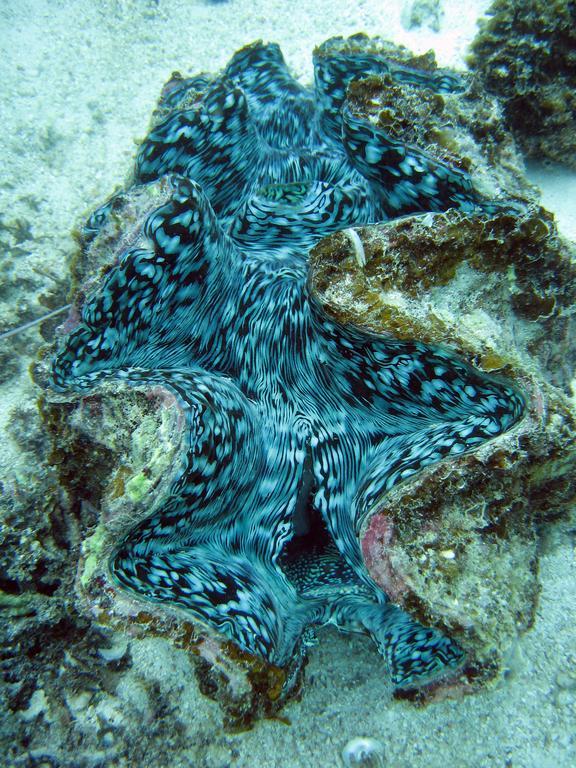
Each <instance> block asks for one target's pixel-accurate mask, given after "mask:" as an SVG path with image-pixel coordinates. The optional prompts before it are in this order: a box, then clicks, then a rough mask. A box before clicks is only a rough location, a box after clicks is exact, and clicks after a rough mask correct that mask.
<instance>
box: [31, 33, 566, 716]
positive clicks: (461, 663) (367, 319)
mask: <svg viewBox="0 0 576 768" xmlns="http://www.w3.org/2000/svg"><path fill="white" fill-rule="evenodd" d="M315 72H316V75H315V88H314V89H313V90H312V89H306V88H304V87H302V86H301V85H300V84H299V83H297V82H296V81H295V80H294V79H293V78H292V77H291V75H290V74H289V72H288V70H287V68H286V66H285V64H284V61H283V59H282V56H281V53H280V51H279V49H278V47H277V46H275V45H263V44H261V43H255V44H253V45H251V46H248V47H246V48H244V49H242V50H241V51H240V52H238V53H237V54H236V55H235V56H234V57H233V59H232V60H231V62H230V63H229V65H228V67H227V68H226V70H225V72H224V73H223V74H222V75H220V76H218V77H209V76H206V75H201V76H198V77H194V78H182V77H181V76H180V75H175V76H173V78H172V80H171V81H170V82H169V83H168V84H167V85H166V86H165V89H164V91H163V94H162V97H161V100H160V104H159V107H158V110H157V112H156V114H155V117H154V124H153V127H152V129H151V132H150V134H149V135H148V137H147V138H146V139H145V140H144V142H143V143H142V145H141V147H140V150H139V152H138V157H137V161H136V167H135V171H134V176H133V178H132V179H131V182H130V185H129V186H128V187H127V189H126V190H124V191H121V192H119V193H117V194H116V195H115V196H114V197H113V198H111V199H110V201H109V202H108V203H106V204H105V205H104V206H102V207H101V208H99V209H98V210H97V211H96V212H95V213H94V214H93V215H92V216H91V217H90V219H89V220H88V222H87V224H86V226H85V228H84V230H83V249H82V253H81V254H80V256H79V260H78V262H77V263H76V265H75V273H76V277H77V282H78V289H79V290H78V293H77V296H76V299H75V303H74V309H73V311H72V313H71V316H70V318H69V320H68V321H67V323H66V326H65V328H64V329H63V333H62V334H61V339H60V342H59V345H58V350H57V354H56V356H55V358H54V360H53V363H52V371H51V374H50V383H51V386H52V388H53V389H55V390H57V391H58V392H60V393H61V394H47V395H46V403H45V409H46V411H45V412H46V414H47V417H48V418H50V419H51V420H52V423H54V421H55V420H57V419H58V416H57V413H58V411H59V409H62V407H64V409H65V410H64V412H65V414H66V416H65V418H64V421H65V423H64V424H63V425H62V424H61V425H60V426H59V427H58V428H57V429H56V430H55V434H56V437H55V442H56V446H55V451H60V452H61V453H60V458H62V455H61V454H62V451H63V450H64V451H66V450H67V451H68V453H67V456H66V457H65V460H64V461H60V466H61V468H62V469H61V478H62V481H63V483H64V484H65V485H66V487H67V488H68V490H69V492H70V493H72V494H74V495H75V496H82V490H81V488H79V487H78V485H77V482H76V481H77V476H76V474H75V473H76V472H80V476H81V473H82V467H81V466H78V464H77V463H76V462H75V461H74V458H73V451H71V450H70V449H69V448H68V449H66V443H67V441H68V445H69V444H70V443H69V440H70V434H71V433H73V434H79V433H80V434H82V442H83V444H84V445H86V444H89V445H91V446H97V447H98V446H99V450H101V452H102V456H103V461H101V462H96V463H93V464H92V466H93V467H97V469H96V470H95V471H96V474H97V476H98V481H97V483H96V484H95V485H93V491H92V494H91V493H90V492H88V493H86V495H85V496H84V499H85V501H87V502H90V503H91V504H92V505H94V506H98V507H99V508H100V509H101V522H100V525H99V526H98V528H97V529H96V531H95V532H94V533H93V534H92V537H91V538H90V539H88V540H87V541H85V542H84V545H83V555H82V567H81V572H80V576H79V580H78V589H79V593H80V600H81V602H82V604H83V605H84V606H85V608H86V610H87V611H90V612H92V614H93V615H94V616H95V617H96V619H97V620H98V621H99V622H100V623H103V624H107V625H111V626H115V627H125V628H128V627H132V631H140V630H141V629H142V628H143V629H144V630H145V631H153V632H166V633H168V634H170V636H172V637H173V638H174V639H175V640H177V638H178V637H181V636H182V635H185V636H186V638H187V640H186V641H185V645H186V647H189V648H190V649H191V650H195V651H196V652H197V653H198V668H199V670H200V671H201V674H202V675H203V680H204V689H205V690H206V692H208V693H211V694H212V695H216V693H215V691H218V694H217V695H218V697H219V698H220V700H221V701H222V702H223V703H224V705H225V706H226V707H227V709H228V713H229V716H230V718H231V720H233V721H235V722H236V723H240V724H243V725H245V724H247V723H248V722H249V721H250V718H251V717H253V716H254V715H255V714H258V713H260V714H262V713H264V714H271V713H273V712H274V711H275V710H276V709H277V708H278V707H279V706H281V704H282V703H283V702H284V701H285V700H286V696H287V695H289V694H290V692H292V691H294V690H296V689H297V688H298V685H299V682H300V680H301V668H302V662H303V660H304V658H305V649H306V646H307V645H309V644H310V642H311V641H312V638H313V635H312V631H313V627H314V626H315V625H321V624H325V623H333V624H335V625H336V626H338V627H339V628H341V629H343V630H353V631H363V632H366V633H368V634H370V635H371V636H372V637H373V639H374V641H375V642H376V644H377V646H378V648H379V650H380V651H381V653H382V655H383V656H384V662H385V663H384V668H385V669H386V671H387V674H388V675H389V676H390V679H391V682H392V684H393V685H394V686H395V687H396V688H397V689H398V690H404V691H406V690H408V691H411V690H414V689H422V688H423V687H424V688H430V686H437V685H439V684H441V683H443V682H446V684H452V685H456V684H458V685H460V686H461V687H465V686H470V683H471V682H473V681H475V680H484V679H486V678H488V677H490V676H491V675H493V674H494V672H495V670H496V669H497V668H498V665H499V663H500V658H501V652H502V649H503V646H504V645H505V644H506V643H507V642H509V641H510V639H511V638H512V636H513V635H514V632H516V631H518V630H519V629H522V628H524V627H526V626H528V625H529V624H530V621H531V619H532V615H533V608H534V601H535V598H536V593H537V585H536V582H535V579H534V571H535V565H536V550H535V545H534V542H535V533H534V520H535V517H534V510H533V509H532V506H533V505H534V499H535V498H536V497H538V498H539V495H541V494H542V493H543V488H544V486H545V484H546V483H547V484H548V487H551V484H553V483H555V486H554V487H555V489H556V496H555V501H556V502H557V505H555V508H557V507H558V506H559V505H562V504H564V503H565V502H566V500H567V498H568V496H569V495H570V494H569V486H568V484H566V483H565V481H564V478H565V476H566V472H567V467H568V466H569V462H573V460H574V448H573V437H572V434H573V426H574V425H573V423H572V421H571V417H570V414H569V412H568V410H567V407H566V401H565V397H566V396H565V395H563V393H562V391H561V389H560V386H565V385H566V377H563V378H562V377H560V378H562V381H555V380H553V378H554V377H552V376H550V375H549V371H550V361H551V360H553V359H555V358H554V356H555V355H556V357H557V356H558V355H559V354H561V349H562V344H563V339H564V335H563V334H564V333H565V326H563V325H562V323H563V322H564V320H565V318H564V316H563V308H564V307H565V306H566V305H567V303H568V302H570V301H572V300H573V296H572V292H573V274H572V272H571V269H570V267H569V261H567V259H566V257H565V255H563V253H562V247H561V246H560V245H559V244H558V243H556V241H555V240H554V237H555V235H554V234H553V224H552V222H551V221H550V220H549V218H547V216H546V214H545V213H544V212H537V211H535V210H534V209H533V208H531V207H530V206H528V205H527V204H526V203H524V202H523V201H522V200H519V199H516V200H512V199H510V198H511V196H516V197H518V195H519V194H520V193H521V192H523V191H524V190H525V189H526V188H527V186H526V185H525V183H524V182H523V180H522V178H521V174H520V173H518V172H517V171H511V170H510V169H509V168H508V169H504V170H502V168H501V166H500V165H499V163H500V161H501V158H502V156H503V155H507V156H511V155H513V154H514V150H513V144H512V143H511V141H510V140H509V137H508V136H507V135H506V134H505V133H502V134H501V136H500V138H499V139H498V138H497V139H496V140H489V139H487V138H484V143H483V142H482V140H481V139H479V140H477V139H476V137H475V136H474V135H473V134H474V132H475V131H478V125H479V122H481V121H478V120H476V121H475V116H476V118H477V116H478V114H486V113H489V112H490V110H491V109H492V107H491V104H490V103H489V102H488V101H481V102H480V103H479V104H478V103H477V102H478V99H476V100H475V99H474V97H473V96H471V95H470V94H469V92H468V91H467V90H466V88H467V84H466V80H465V79H464V78H463V77H460V76H459V75H457V74H456V73H453V72H449V71H445V70H439V69H437V68H436V66H435V63H434V61H433V59H432V58H431V57H430V56H427V57H420V58H414V57H412V56H411V55H410V54H409V53H408V52H407V51H405V50H404V49H397V48H395V47H394V46H391V45H390V44H387V43H383V42H381V41H379V40H369V39H368V38H366V37H364V36H355V37H353V38H350V39H349V40H342V39H341V38H336V39H333V40H330V41H328V42H327V43H325V44H324V45H322V46H321V47H320V48H319V49H317V50H316V52H315ZM458 94H461V95H458ZM467 99H468V101H469V104H468V106H466V100H467ZM417 102H419V103H420V105H421V106H420V110H421V114H424V113H425V114H426V115H427V116H428V117H427V119H426V120H424V121H422V120H420V123H422V128H421V130H420V135H417V133H418V132H414V133H411V134H410V135H409V138H410V141H408V142H407V141H406V137H405V136H404V134H403V126H405V125H406V124H407V123H409V124H413V123H414V119H415V118H414V110H417V108H418V107H417ZM472 102H474V106H473V107H472V106H471V104H472ZM462 104H464V106H463V107H462V106H461V105H462ZM458 105H460V106H458ZM447 114H450V115H451V118H450V121H448V122H449V123H451V126H450V125H449V126H448V128H446V127H444V128H442V130H440V128H439V125H440V124H444V123H446V122H447V121H446V120H445V117H446V115H447ZM439 115H442V117H440V118H439V117H438V116H439ZM470 115H472V117H470ZM494 119H495V118H494ZM466 120H468V123H466ZM398 126H400V127H401V129H398ZM403 136H404V137H403ZM478 146H479V147H480V150H478ZM462 147H464V152H463V151H462ZM468 152H469V153H470V156H467V155H466V154H465V153H468ZM406 216H407V218H405V217H406ZM377 222H384V223H380V224H378V223H377ZM360 225H370V226H369V227H368V229H364V230H356V229H351V227H357V226H360ZM322 238H325V239H322ZM551 244H552V245H551ZM554 244H556V245H555V246H554ZM313 246H315V248H314V250H313V252H312V258H311V266H310V272H309V273H308V265H307V254H308V251H309V250H310V248H312V247H313ZM553 246H554V247H553ZM547 249H548V250H547ZM500 251H502V253H501V252H500ZM480 252H481V253H482V254H483V255H482V256H480V255H479V254H480ZM525 253H533V254H534V260H535V262H536V263H537V264H538V265H541V264H543V263H545V264H547V265H548V266H549V270H550V271H551V272H553V273H554V275H555V279H556V281H557V290H556V291H554V293H553V294H552V292H551V291H550V286H549V285H548V284H547V282H546V281H545V280H543V279H542V278H541V277H538V269H536V268H534V269H530V268H529V265H528V266H527V265H526V264H524V263H523V261H522V259H523V257H524V254H525ZM560 267H561V268H560ZM494 272H496V273H497V274H498V277H497V278H496V280H495V286H494V287H495V290H496V289H497V293H496V295H495V297H494V298H493V300H492V301H493V305H491V306H490V307H489V310H490V311H492V314H490V312H488V313H487V319H486V323H485V324H486V326H488V327H490V323H499V322H501V321H502V322H504V323H506V322H508V323H509V326H510V327H509V328H508V329H507V330H509V331H510V333H509V335H506V333H505V334H503V339H504V343H503V344H500V343H499V342H498V340H497V339H496V336H497V334H495V337H494V339H493V343H491V340H490V337H489V336H487V334H486V333H485V331H484V330H480V331H478V329H476V330H475V331H474V330H473V331H471V332H470V334H467V333H465V328H464V326H461V323H460V321H458V320H455V319H454V313H453V312H452V314H451V312H450V310H452V311H453V310H454V308H457V309H458V307H457V305H458V302H461V303H462V305H465V304H466V300H469V307H468V306H467V310H466V311H467V312H468V314H469V315H470V317H471V318H472V317H474V316H475V313H476V316H477V317H483V315H482V312H483V304H482V301H483V299H484V298H486V297H485V294H484V293H483V292H482V290H481V284H482V281H484V282H486V280H487V279H488V278H487V277H486V273H490V274H492V273H494ZM502 275H503V276H505V277H504V278H503V277H502ZM570 281H572V283H570ZM454 286H458V291H462V290H464V291H465V293H462V292H460V293H458V291H455V290H454V291H453V290H452V289H453V287H454ZM519 295H523V296H524V297H528V298H525V299H524V300H523V301H520V300H518V296H519ZM446 297H449V298H446ZM467 297H468V298H467ZM535 302H536V307H534V306H533V305H534V303H535ZM436 305H437V306H438V308H436ZM460 309H461V307H460ZM370 312H372V313H373V314H370ZM532 315H533V316H532ZM541 317H544V318H545V320H546V322H547V323H548V324H549V329H551V332H550V333H547V334H544V333H543V332H542V330H541V328H540V325H539V323H540V318H541ZM471 322H472V320H470V321H469V323H471ZM519 324H523V325H522V328H523V329H524V330H525V334H524V336H523V341H522V343H521V344H520V345H519V346H515V344H514V343H513V341H512V338H513V336H514V331H516V330H517V329H518V327H520V325H519ZM530 324H533V325H530ZM362 326H363V327H362ZM375 331H376V332H377V333H378V334H379V335H376V333H375ZM474 333H476V335H474ZM382 334H385V335H382ZM545 336H546V339H545ZM445 344H450V345H451V346H452V347H454V348H455V350H454V349H449V348H448V347H446V346H444V345H445ZM546 345H548V346H546ZM457 353H459V354H457ZM530 355H533V357H530ZM527 361H528V362H527ZM494 370H497V371H498V372H499V373H503V374H505V378H503V377H501V376H500V375H498V376H493V375H491V372H492V371H494ZM39 375H41V372H39ZM127 385H128V386H127ZM74 393H77V394H74ZM115 403H116V405H115ZM543 403H545V404H546V406H548V405H550V406H551V409H550V410H546V413H545V415H544V414H543V412H542V408H543V405H542V404H543ZM121 412H124V415H122V414H121ZM126 417H128V423H127V424H125V425H124V426H123V427H122V420H123V419H125V418H126ZM63 446H64V448H63ZM95 461H96V460H95ZM67 463H68V471H66V469H65V467H66V464H67ZM71 467H73V469H74V472H70V468H71ZM72 474H74V483H72V482H71V475H72ZM488 477H490V482H489V483H487V478H488ZM512 497H514V498H517V499H518V503H517V504H516V505H513V504H512ZM551 504H553V502H551ZM486 558H493V559H494V562H495V563H496V564H497V568H496V570H497V575H496V577H495V581H494V584H496V586H497V587H500V586H501V582H502V580H503V579H505V578H506V576H507V575H509V574H510V573H514V576H515V580H514V589H513V600H511V604H510V605H509V606H508V607H506V605H502V604H499V605H498V606H497V608H498V610H496V611H495V613H494V614H493V616H494V617H495V618H494V619H493V621H497V622H499V626H502V625H504V627H505V628H504V629H502V631H500V632H496V631H495V630H494V629H493V627H492V623H491V622H489V621H488V619H487V614H490V611H492V610H493V608H494V606H492V605H490V606H488V607H487V606H486V601H485V597H486V592H485V591H484V592H482V594H481V595H480V598H481V599H478V600H477V601H476V603H475V602H474V597H475V596H476V594H477V589H478V584H479V583H481V582H482V580H483V579H484V580H485V576H486V573H485V569H483V566H484V565H485V563H486ZM435 573H438V574H441V575H442V578H439V579H437V580H435V579H433V578H432V575H433V574H435ZM433 581H434V583H431V582H433ZM462 599H464V600H465V601H466V607H463V606H462V605H461V600H462ZM495 599H496V598H495ZM144 601H146V602H144ZM491 615H492V614H491ZM190 621H191V622H192V623H193V624H194V625H195V628H194V629H192V628H191V625H190ZM196 625H197V626H196ZM204 625H206V626H204ZM512 625H514V628H513V627H512ZM183 627H184V629H183ZM186 627H190V629H186ZM200 627H202V628H200ZM214 630H217V631H218V633H220V634H216V633H214ZM223 638H224V639H223ZM225 638H229V639H230V640H232V641H233V642H234V643H235V645H234V646H233V645H231V644H230V643H227V642H226V640H225ZM248 659H251V661H248ZM208 672H209V673H210V674H209V675H208V677H209V678H210V679H209V680H208V678H207V677H206V675H207V674H208ZM210 675H212V677H210ZM231 702H232V704H231Z"/></svg>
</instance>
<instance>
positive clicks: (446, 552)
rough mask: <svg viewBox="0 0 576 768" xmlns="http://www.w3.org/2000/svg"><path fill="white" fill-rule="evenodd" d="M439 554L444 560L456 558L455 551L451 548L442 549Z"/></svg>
mask: <svg viewBox="0 0 576 768" xmlns="http://www.w3.org/2000/svg"><path fill="white" fill-rule="evenodd" d="M440 556H441V557H444V558H445V559H446V560H455V559H456V552H454V550H453V549H443V550H442V551H441V552H440Z"/></svg>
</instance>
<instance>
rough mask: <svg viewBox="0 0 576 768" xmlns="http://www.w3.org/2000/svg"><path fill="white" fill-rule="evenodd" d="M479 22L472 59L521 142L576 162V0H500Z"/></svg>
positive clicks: (533, 151)
mask: <svg viewBox="0 0 576 768" xmlns="http://www.w3.org/2000/svg"><path fill="white" fill-rule="evenodd" d="M479 24H480V31H479V32H478V35H477V36H476V38H475V39H474V41H473V43H472V53H471V55H470V57H469V60H468V63H469V65H470V67H471V68H472V69H473V70H475V72H476V73H477V74H478V76H479V78H480V80H481V82H482V84H483V86H484V87H485V88H487V89H488V91H489V92H490V93H492V94H494V95H496V96H497V97H498V98H499V99H500V100H501V102H502V104H503V107H504V114H505V118H506V121H507V123H508V125H509V126H510V128H511V129H512V131H513V133H514V135H515V136H516V138H517V140H518V142H519V144H520V145H521V147H522V148H523V149H524V150H525V152H527V154H529V155H532V156H533V157H537V158H545V159H549V160H555V161H556V162H558V163H562V164H565V165H570V166H572V167H575V164H576V161H575V159H574V158H575V156H576V152H575V150H576V138H575V137H576V119H575V117H574V115H575V113H576V95H575V94H576V33H575V29H576V3H574V2H571V1H569V2H565V1H564V0H556V2H545V1H544V0H527V2H524V3H521V4H519V3H516V2H514V0H495V2H493V3H492V5H491V6H490V8H489V9H488V18H487V19H482V20H481V21H480V22H479Z"/></svg>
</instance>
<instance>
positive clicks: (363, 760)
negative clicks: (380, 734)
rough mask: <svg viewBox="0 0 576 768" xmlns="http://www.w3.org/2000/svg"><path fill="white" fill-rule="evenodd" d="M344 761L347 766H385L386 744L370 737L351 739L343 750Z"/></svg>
mask: <svg viewBox="0 0 576 768" xmlns="http://www.w3.org/2000/svg"><path fill="white" fill-rule="evenodd" d="M342 762H343V763H344V765H345V766H346V768H355V766H358V767H359V768H360V766H361V767H362V768H383V766H384V745H383V744H382V742H380V741H378V739H371V738H370V737H363V738H356V739H350V741H349V742H348V744H346V746H345V747H344V749H343V750H342Z"/></svg>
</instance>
